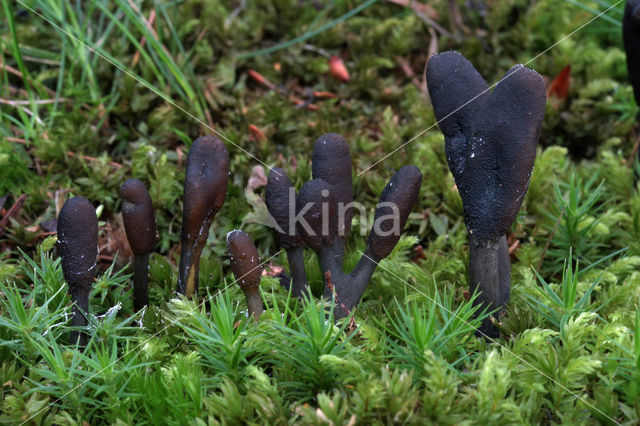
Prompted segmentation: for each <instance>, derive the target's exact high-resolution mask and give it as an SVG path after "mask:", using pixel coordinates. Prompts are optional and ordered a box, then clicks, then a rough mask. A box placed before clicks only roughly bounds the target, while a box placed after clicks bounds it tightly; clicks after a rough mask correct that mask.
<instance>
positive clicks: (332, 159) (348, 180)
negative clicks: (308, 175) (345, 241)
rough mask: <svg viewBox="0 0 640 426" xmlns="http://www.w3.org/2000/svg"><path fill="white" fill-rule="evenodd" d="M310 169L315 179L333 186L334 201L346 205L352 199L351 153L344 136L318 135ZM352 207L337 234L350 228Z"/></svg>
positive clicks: (346, 233)
mask: <svg viewBox="0 0 640 426" xmlns="http://www.w3.org/2000/svg"><path fill="white" fill-rule="evenodd" d="M311 170H312V174H313V177H314V178H315V179H322V180H324V181H326V182H328V183H329V184H330V185H331V186H332V187H333V193H334V197H335V201H336V203H342V205H343V206H347V205H348V204H349V203H351V202H352V201H353V179H352V176H351V154H350V153H349V145H348V144H347V142H346V141H345V140H344V138H343V137H342V136H340V135H338V134H336V133H327V134H326V135H322V136H320V138H318V140H317V141H316V143H315V145H314V146H313V157H312V165H311ZM352 216H353V211H352V209H348V210H347V211H345V218H344V221H341V222H340V223H341V229H338V230H337V231H338V235H340V236H345V235H348V234H349V230H350V229H351V218H352Z"/></svg>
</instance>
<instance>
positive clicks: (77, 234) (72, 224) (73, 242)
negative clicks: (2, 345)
mask: <svg viewBox="0 0 640 426" xmlns="http://www.w3.org/2000/svg"><path fill="white" fill-rule="evenodd" d="M57 228H58V251H59V253H60V257H61V258H62V262H61V263H62V272H63V274H64V279H65V280H66V281H67V284H69V294H70V295H71V300H73V302H74V305H73V317H72V318H71V325H72V326H73V327H86V326H87V324H88V322H87V318H86V315H87V314H88V312H89V293H91V287H92V286H93V279H94V278H95V275H96V262H97V259H98V218H97V217H96V211H95V209H94V208H93V206H92V205H91V203H90V202H89V201H88V200H87V199H86V198H84V197H79V196H78V197H73V198H70V199H69V200H67V202H65V203H64V205H63V206H62V209H61V210H60V214H59V215H58V225H57ZM70 341H71V344H72V345H79V346H82V347H84V346H86V345H87V335H86V333H84V332H81V331H80V330H74V331H72V332H71V335H70Z"/></svg>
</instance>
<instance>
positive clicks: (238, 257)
mask: <svg viewBox="0 0 640 426" xmlns="http://www.w3.org/2000/svg"><path fill="white" fill-rule="evenodd" d="M227 251H228V252H229V258H230V260H231V270H232V271H233V275H234V276H235V277H236V283H237V284H238V285H239V286H240V288H241V289H242V291H243V292H244V295H245V297H246V298H247V307H248V308H249V315H251V316H252V317H253V318H254V319H255V320H256V321H257V320H258V318H260V315H262V311H263V305H262V298H261V297H260V277H261V276H262V267H261V266H260V257H259V256H258V250H257V249H256V246H255V245H254V244H253V241H251V238H249V236H248V235H247V234H246V233H244V232H242V231H239V230H235V231H231V232H229V233H228V234H227Z"/></svg>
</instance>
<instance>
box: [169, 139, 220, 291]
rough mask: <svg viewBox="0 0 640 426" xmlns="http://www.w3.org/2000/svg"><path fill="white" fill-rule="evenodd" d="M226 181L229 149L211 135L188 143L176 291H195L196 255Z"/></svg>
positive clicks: (200, 249)
mask: <svg viewBox="0 0 640 426" xmlns="http://www.w3.org/2000/svg"><path fill="white" fill-rule="evenodd" d="M228 181H229V153H228V152H227V148H226V147H225V146H224V143H222V141H221V140H220V139H218V138H216V137H215V136H202V137H199V138H198V139H196V140H195V141H194V142H193V145H192V146H191V150H190V151H189V155H188V157H187V171H186V176H185V181H184V196H183V211H182V232H181V243H182V248H181V253H180V265H179V269H178V288H177V291H178V292H179V293H181V294H184V295H185V296H187V297H192V296H193V295H196V294H197V293H198V269H199V265H200V255H201V253H202V249H203V248H204V245H205V243H206V242H207V237H208V236H209V228H210V227H211V223H212V222H213V218H214V217H215V215H216V213H218V211H219V210H220V208H221V207H222V205H223V204H224V201H225V197H226V195H227V183H228Z"/></svg>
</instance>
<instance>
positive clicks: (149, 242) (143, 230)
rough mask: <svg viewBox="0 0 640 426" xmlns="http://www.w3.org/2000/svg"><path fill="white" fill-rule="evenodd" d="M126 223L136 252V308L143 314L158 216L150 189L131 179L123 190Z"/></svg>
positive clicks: (134, 296) (133, 250)
mask: <svg viewBox="0 0 640 426" xmlns="http://www.w3.org/2000/svg"><path fill="white" fill-rule="evenodd" d="M120 197H121V198H122V220H123V222H124V229H125V231H126V233H127V240H128V241H129V246H131V251H132V252H133V255H134V258H133V307H134V309H135V310H136V311H139V310H140V309H142V308H143V307H145V306H146V305H148V304H149V292H148V282H149V255H150V254H151V251H152V250H153V245H154V244H155V243H156V217H155V215H154V214H153V204H152V202H151V196H150V195H149V191H147V187H146V186H145V185H144V183H142V181H140V180H138V179H128V180H126V181H125V182H124V183H123V184H122V186H121V187H120Z"/></svg>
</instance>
